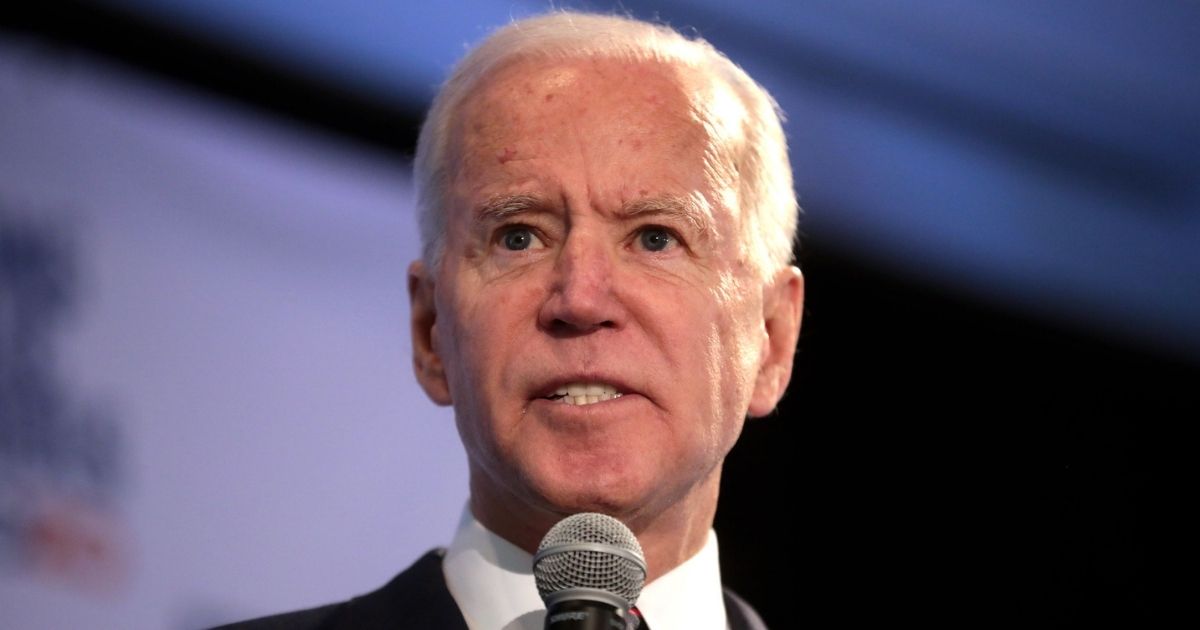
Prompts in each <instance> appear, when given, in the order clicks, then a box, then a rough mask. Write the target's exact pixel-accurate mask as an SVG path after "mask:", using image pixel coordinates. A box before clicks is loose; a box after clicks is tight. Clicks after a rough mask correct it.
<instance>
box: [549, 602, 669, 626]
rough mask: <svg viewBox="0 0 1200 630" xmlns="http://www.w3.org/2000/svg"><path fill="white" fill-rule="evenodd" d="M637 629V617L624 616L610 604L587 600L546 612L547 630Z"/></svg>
mask: <svg viewBox="0 0 1200 630" xmlns="http://www.w3.org/2000/svg"><path fill="white" fill-rule="evenodd" d="M637 627H638V622H637V616H636V615H628V616H626V615H622V614H621V612H620V611H618V610H617V609H616V608H615V607H613V606H611V605H609V604H605V603H603V602H595V601H591V600H586V599H569V600H564V601H560V602H558V603H556V604H554V605H553V606H551V607H550V608H549V609H548V610H547V611H546V625H545V626H544V628H545V630H635V629H636V628H637ZM643 630H648V629H643Z"/></svg>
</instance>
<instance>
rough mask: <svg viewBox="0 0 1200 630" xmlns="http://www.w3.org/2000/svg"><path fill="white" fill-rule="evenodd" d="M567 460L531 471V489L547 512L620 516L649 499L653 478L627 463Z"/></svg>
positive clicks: (634, 511)
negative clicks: (596, 513) (595, 513)
mask: <svg viewBox="0 0 1200 630" xmlns="http://www.w3.org/2000/svg"><path fill="white" fill-rule="evenodd" d="M567 459H568V461H566V462H562V461H559V462H556V463H554V464H553V465H549V466H545V467H543V468H541V469H540V470H538V471H537V472H535V473H534V479H533V483H532V484H531V485H532V489H533V491H534V493H535V494H536V495H537V497H538V499H539V500H540V502H542V503H543V504H544V505H545V506H546V507H547V509H549V510H550V511H552V512H555V513H558V514H562V515H564V516H566V515H570V514H577V513H579V512H599V513H601V514H608V515H609V516H614V517H621V516H629V515H631V514H634V513H636V512H638V511H639V510H640V509H642V508H643V507H645V506H646V505H647V504H648V503H649V502H650V500H651V496H652V495H653V492H654V489H655V487H656V483H655V482H656V479H655V477H654V475H652V474H649V473H648V472H646V471H644V470H641V469H639V467H637V466H633V465H630V464H631V463H630V462H628V461H626V462H619V463H614V462H613V461H611V459H604V460H603V461H593V460H591V458H567Z"/></svg>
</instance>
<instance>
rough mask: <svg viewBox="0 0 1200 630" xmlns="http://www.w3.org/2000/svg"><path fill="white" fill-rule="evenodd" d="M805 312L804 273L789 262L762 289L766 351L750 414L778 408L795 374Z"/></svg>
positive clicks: (755, 386)
mask: <svg viewBox="0 0 1200 630" xmlns="http://www.w3.org/2000/svg"><path fill="white" fill-rule="evenodd" d="M803 314H804V275H803V274H801V273H800V269H799V268H797V267H793V266H788V267H787V268H786V269H783V270H782V271H780V272H779V273H778V274H776V276H775V278H774V279H773V280H772V281H771V282H770V283H769V284H768V285H767V286H766V287H765V288H764V289H763V326H764V328H765V330H766V338H765V339H764V340H763V354H762V359H761V361H760V363H759V369H758V376H757V377H756V379H755V381H754V393H753V395H752V396H751V398H750V409H749V412H748V413H749V415H751V416H755V417H758V416H765V415H767V414H768V413H771V411H772V410H774V409H775V405H777V404H779V399H780V398H782V397H783V392H784V391H786V390H787V385H788V381H790V380H791V378H792V360H793V359H794V358H795V356H796V341H797V340H798V339H799V338H800V320H801V318H802V317H803Z"/></svg>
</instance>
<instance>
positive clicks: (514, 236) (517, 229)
mask: <svg viewBox="0 0 1200 630" xmlns="http://www.w3.org/2000/svg"><path fill="white" fill-rule="evenodd" d="M500 243H501V244H502V245H504V249H507V250H510V251H514V252H519V251H522V250H526V249H529V248H530V247H535V246H537V245H541V240H539V239H538V237H537V236H536V235H534V233H533V230H531V229H530V228H528V227H525V226H523V225H514V226H512V227H509V228H508V229H506V230H504V232H502V233H501V235H500Z"/></svg>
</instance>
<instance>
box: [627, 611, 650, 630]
mask: <svg viewBox="0 0 1200 630" xmlns="http://www.w3.org/2000/svg"><path fill="white" fill-rule="evenodd" d="M629 612H630V613H632V614H631V615H629V629H630V630H650V626H648V625H646V618H645V617H643V616H642V611H640V610H638V607H637V606H634V607H633V608H630V609H629Z"/></svg>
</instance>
